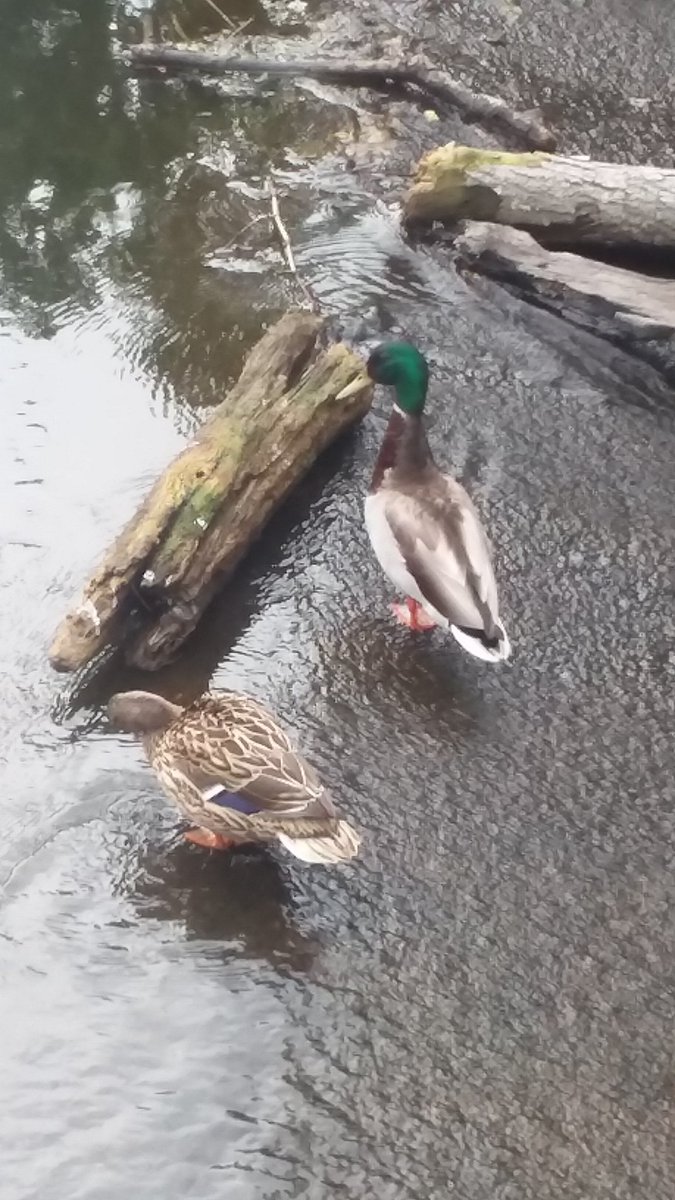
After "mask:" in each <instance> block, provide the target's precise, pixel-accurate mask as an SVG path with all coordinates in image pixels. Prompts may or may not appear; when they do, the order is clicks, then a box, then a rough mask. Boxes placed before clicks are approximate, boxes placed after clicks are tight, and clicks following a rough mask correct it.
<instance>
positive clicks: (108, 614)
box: [50, 313, 371, 671]
mask: <svg viewBox="0 0 675 1200" xmlns="http://www.w3.org/2000/svg"><path fill="white" fill-rule="evenodd" d="M324 327H325V323H324V321H323V320H322V319H321V318H320V317H317V316H315V315H313V314H310V313H288V314H286V316H284V317H282V318H281V320H280V321H279V322H278V323H277V324H276V325H274V326H273V327H272V328H271V329H270V330H268V332H267V333H266V334H265V335H264V336H263V337H262V339H261V340H260V342H259V343H258V344H257V345H256V346H255V347H254V349H253V350H252V352H251V353H250V355H249V357H248V359H247V361H246V364H245V366H244V369H243V371H242V374H241V376H240V378H239V380H238V382H237V383H236V384H235V386H234V388H233V389H232V390H231V392H230V393H229V395H228V396H227V398H226V399H225V400H224V401H223V403H222V404H220V405H219V406H218V408H216V409H215V411H214V412H213V414H212V415H211V417H210V418H209V419H208V420H207V421H206V422H205V424H204V425H203V426H202V427H201V429H200V430H199V432H198V434H197V436H196V438H195V440H194V441H193V443H192V444H191V445H189V446H188V447H187V448H186V449H185V450H183V451H182V453H181V454H179V455H178V457H177V458H175V459H174V461H173V462H172V463H170V465H169V466H168V467H167V468H166V470H165V471H164V473H163V474H162V475H161V477H160V478H159V480H158V481H157V483H156V484H155V486H154V487H153V488H152V490H151V492H150V493H149V495H148V496H147V498H146V499H145V501H144V502H143V504H142V505H141V506H140V508H139V509H138V511H137V513H136V514H135V516H134V517H133V518H132V519H131V521H130V522H129V523H128V524H127V526H126V528H125V529H124V530H123V531H122V533H121V534H120V535H119V537H118V538H117V539H116V541H115V542H114V543H113V545H112V546H111V547H110V549H109V550H108V552H107V554H106V555H105V558H104V559H103V561H102V562H101V564H100V565H99V567H98V568H97V569H96V571H95V572H94V574H93V575H92V577H91V578H90V580H89V581H88V583H87V584H86V585H85V588H84V591H83V594H82V597H81V599H80V600H79V602H78V604H77V606H76V607H75V608H74V609H73V610H72V611H71V612H69V613H68V614H67V616H66V617H65V618H64V620H63V621H62V623H61V625H60V627H59V629H58V630H57V633H56V636H55V638H54V641H53V643H52V646H51V649H50V662H51V664H52V666H53V667H54V668H55V669H56V670H60V671H74V670H77V669H79V668H81V667H83V666H85V665H86V664H87V663H89V662H90V661H91V660H92V659H93V658H94V657H96V656H97V655H98V654H99V653H100V652H101V651H102V650H104V649H105V648H106V647H108V646H111V645H112V646H117V645H119V646H122V647H123V648H124V653H125V658H126V660H127V662H129V663H131V664H133V665H135V666H138V667H141V668H143V669H147V670H154V669H156V668H158V667H160V666H162V665H164V664H165V663H166V662H167V661H169V660H170V659H171V658H172V657H173V656H174V655H175V653H176V651H177V650H178V648H179V647H180V646H181V644H182V643H183V642H184V641H185V639H186V637H187V636H188V635H189V634H190V633H191V632H192V630H193V629H194V628H195V626H196V625H197V623H198V621H199V619H200V617H201V615H202V614H203V612H204V610H205V609H206V607H207V606H208V604H209V603H210V602H211V600H212V599H213V597H214V596H215V594H216V593H217V591H218V590H219V589H220V587H221V586H222V584H223V583H224V582H225V581H226V580H227V578H228V577H229V576H230V575H231V574H232V572H233V570H234V568H235V567H236V565H237V563H238V562H239V561H240V559H241V558H242V557H243V556H244V555H245V554H246V552H247V550H248V549H249V547H250V546H251V544H252V543H253V542H254V540H255V539H256V538H257V537H258V535H259V534H260V533H261V531H262V529H263V527H264V525H265V523H266V522H267V520H268V519H269V517H270V516H271V514H272V513H273V512H274V510H275V509H277V508H278V507H279V505H280V504H281V502H282V501H283V500H284V498H285V497H286V496H287V495H288V493H289V492H290V491H291V489H292V488H293V487H294V485H295V484H297V482H298V481H299V480H300V478H301V477H302V476H303V475H304V474H305V472H306V471H307V470H308V468H309V467H310V466H311V464H312V463H313V462H314V460H315V459H316V458H317V456H318V455H319V454H320V453H321V451H322V450H324V449H325V447H326V446H328V444H329V443H330V442H332V441H333V440H334V439H335V438H336V437H338V436H339V434H341V433H342V432H343V431H344V430H346V429H347V428H348V427H349V426H350V425H352V424H353V423H354V422H355V421H356V420H357V419H358V418H359V417H362V416H363V414H364V413H365V412H366V410H367V408H368V406H369V403H370V396H371V388H370V385H369V381H368V379H367V377H366V376H365V375H364V389H363V390H362V391H361V392H359V393H358V394H357V395H355V396H352V397H349V398H348V399H345V400H340V401H336V399H335V397H336V395H337V394H338V392H340V391H341V390H342V389H343V388H344V387H345V386H346V385H347V383H349V382H350V380H353V379H354V378H355V377H356V376H358V375H359V373H362V372H363V365H362V363H361V360H360V359H358V358H357V357H356V356H355V355H354V354H353V353H352V352H351V351H350V350H349V349H347V347H346V346H344V345H342V344H337V345H332V346H330V347H329V348H328V349H321V345H320V342H321V334H322V332H323V330H324Z"/></svg>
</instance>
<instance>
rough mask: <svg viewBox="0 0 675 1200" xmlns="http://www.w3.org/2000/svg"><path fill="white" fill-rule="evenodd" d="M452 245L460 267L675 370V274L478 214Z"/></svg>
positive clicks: (662, 365)
mask: <svg viewBox="0 0 675 1200" xmlns="http://www.w3.org/2000/svg"><path fill="white" fill-rule="evenodd" d="M454 247H455V250H456V251H457V254H458V265H459V266H460V267H468V268H469V269H471V270H473V271H476V272H478V273H479V274H481V275H485V276H487V277H489V278H490V279H494V280H497V281H498V282H499V283H502V284H504V285H506V286H507V287H508V288H509V289H510V290H511V291H514V292H515V293H516V294H517V295H519V296H520V297H522V298H523V299H525V300H529V301H531V302H533V303H535V304H537V305H539V306H540V307H542V308H546V309H548V310H549V311H550V312H555V313H557V315H558V316H561V317H563V318H564V319H565V320H568V321H571V322H572V323H573V324H575V325H577V326H579V327H580V328H583V329H585V330H587V331H588V332H590V333H593V334H596V335H599V336H601V337H604V338H606V339H607V340H609V341H611V342H613V343H614V344H615V345H620V346H621V347H622V348H623V349H624V350H629V351H631V352H632V353H635V354H638V355H640V356H641V357H644V358H647V359H649V360H651V361H652V362H653V363H654V365H656V366H658V367H659V368H660V369H661V370H663V369H664V368H666V369H667V368H668V367H670V370H671V371H672V367H673V365H675V281H673V280H670V279H655V278H653V277H652V276H649V275H642V274H640V273H639V272H637V271H627V270H625V269H624V268H622V267H614V266H608V265H606V264H605V263H601V262H597V261H593V260H591V259H587V258H581V257H580V256H579V255H577V254H569V253H566V252H561V251H552V250H546V249H544V248H543V247H542V246H540V245H539V243H538V242H536V241H535V239H534V238H533V237H531V236H530V234H529V233H526V232H525V231H523V230H519V229H508V228H504V227H503V226H501V225H490V224H487V223H483V222H478V221H467V222H466V223H465V225H464V226H463V228H462V230H461V232H460V234H459V236H458V237H457V238H455V241H454Z"/></svg>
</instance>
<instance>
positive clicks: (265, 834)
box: [108, 692, 360, 863]
mask: <svg viewBox="0 0 675 1200" xmlns="http://www.w3.org/2000/svg"><path fill="white" fill-rule="evenodd" d="M108 716H109V718H110V720H111V722H112V724H113V725H115V726H116V728H117V729H119V730H121V731H123V732H125V733H136V734H139V735H140V737H141V741H142V743H143V746H144V748H145V752H146V754H147V756H148V759H149V761H150V764H151V766H152V767H153V768H154V770H155V772H156V774H157V776H158V778H159V781H160V783H161V785H162V787H163V788H164V790H165V792H166V793H167V794H168V795H169V796H170V797H171V799H172V800H174V801H175V803H176V804H177V805H178V808H179V809H180V811H181V812H182V813H183V815H184V816H185V817H187V818H188V819H189V820H191V821H194V822H195V823H196V828H194V829H191V830H189V831H188V832H187V833H186V834H185V837H186V838H187V839H188V841H190V842H194V843H195V844H196V845H198V846H207V847H209V848H212V849H228V848H229V847H231V846H234V845H236V844H238V843H244V842H273V841H279V842H281V843H282V845H283V846H285V847H286V849H287V850H290V852H291V854H294V855H295V857H296V858H300V859H302V861H303V862H311V863H335V862H342V861H344V860H345V859H348V858H353V856H354V855H355V854H356V853H357V851H358V848H359V840H360V839H359V837H358V834H357V833H356V832H355V830H354V829H352V827H351V825H349V824H348V822H347V821H343V820H341V819H340V818H339V817H338V816H337V814H336V812H335V808H334V806H333V802H332V800H331V798H330V796H329V795H328V792H327V791H326V789H325V788H324V786H323V784H322V783H321V782H320V780H319V777H318V775H317V774H316V771H315V770H314V768H313V767H311V766H310V765H309V763H308V762H306V761H305V759H304V758H302V757H301V756H300V755H299V754H298V753H297V751H296V750H294V749H293V746H292V744H291V742H290V740H289V738H288V736H287V735H286V734H285V733H284V731H283V729H281V728H280V726H279V725H278V724H277V722H276V721H275V719H274V717H273V716H272V714H271V713H269V712H267V710H266V709H265V708H263V706H262V705H261V704H258V702H257V701H256V700H253V699H252V698H251V697H250V696H243V695H239V694H238V693H236V692H207V694H206V695H205V696H202V697H201V699H199V700H197V701H195V703H194V704H190V705H189V706H188V707H187V708H181V707H180V706H179V705H178V704H171V703H170V701H168V700H164V699H163V697H162V696H156V695H154V694H153V693H152V692H118V693H117V695H115V696H113V697H112V698H111V700H110V702H109V704H108Z"/></svg>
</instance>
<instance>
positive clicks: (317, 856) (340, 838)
mask: <svg viewBox="0 0 675 1200" xmlns="http://www.w3.org/2000/svg"><path fill="white" fill-rule="evenodd" d="M277 836H278V838H279V841H280V842H281V844H282V846H285V847H286V849H287V850H288V851H290V853H291V854H293V855H294V856H295V858H299V859H301V860H302V862H306V863H324V864H326V863H337V862H347V861H348V860H349V859H350V858H354V856H355V855H356V854H358V851H359V846H360V845H361V838H360V837H359V835H358V833H357V832H356V830H355V829H354V828H353V826H351V825H350V824H349V822H348V821H338V822H337V829H336V831H335V833H331V834H328V835H326V836H325V837H304V838H300V837H289V835H288V834H287V833H280V834H278V835H277Z"/></svg>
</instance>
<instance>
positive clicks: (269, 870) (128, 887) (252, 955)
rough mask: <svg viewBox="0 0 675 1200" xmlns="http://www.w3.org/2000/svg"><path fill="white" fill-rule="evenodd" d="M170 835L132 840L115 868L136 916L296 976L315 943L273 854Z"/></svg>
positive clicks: (118, 889) (312, 953)
mask: <svg viewBox="0 0 675 1200" xmlns="http://www.w3.org/2000/svg"><path fill="white" fill-rule="evenodd" d="M154 803H157V801H156V800H155V801H154ZM170 837H171V840H170V841H168V840H161V841H158V840H157V839H156V834H155V835H154V837H153V838H152V839H150V840H148V841H145V840H143V841H141V842H138V843H136V844H135V845H134V847H133V848H132V850H131V852H130V853H129V855H128V856H127V857H125V858H124V860H123V861H121V862H120V864H119V869H118V872H117V877H116V879H115V880H114V890H115V893H116V894H117V895H120V896H124V897H126V898H127V899H128V900H129V901H130V902H131V904H132V906H133V908H134V910H135V911H136V912H137V914H138V916H139V917H142V918H143V919H145V920H153V921H172V922H177V923H178V924H180V925H181V926H182V927H183V929H184V931H185V936H186V937H187V938H188V939H191V940H203V941H213V942H219V943H221V944H222V947H223V953H224V954H226V955H227V956H236V957H240V958H248V959H254V960H264V961H267V962H268V963H269V964H270V965H271V966H273V967H275V969H277V970H283V971H291V972H294V973H295V972H297V973H302V972H305V971H307V970H308V969H309V967H310V966H311V963H312V960H313V959H314V957H315V956H316V954H317V953H318V952H319V949H320V944H319V942H318V940H317V938H316V937H314V936H313V935H311V934H310V933H305V932H303V931H302V929H301V928H300V927H299V925H298V924H296V919H297V918H296V915H295V914H294V911H293V900H292V893H291V890H290V888H289V885H288V880H287V878H286V875H285V870H284V868H283V867H282V865H281V863H280V862H278V861H277V859H276V858H275V857H274V852H273V851H270V850H267V849H265V848H264V847H246V848H243V847H242V849H240V850H237V851H233V852H228V853H225V852H223V853H220V854H216V853H209V852H204V851H202V852H200V851H199V850H195V848H194V847H193V846H189V845H188V844H187V843H185V842H184V841H183V840H182V838H181V835H180V833H179V832H174V833H173V834H172V835H170Z"/></svg>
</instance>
